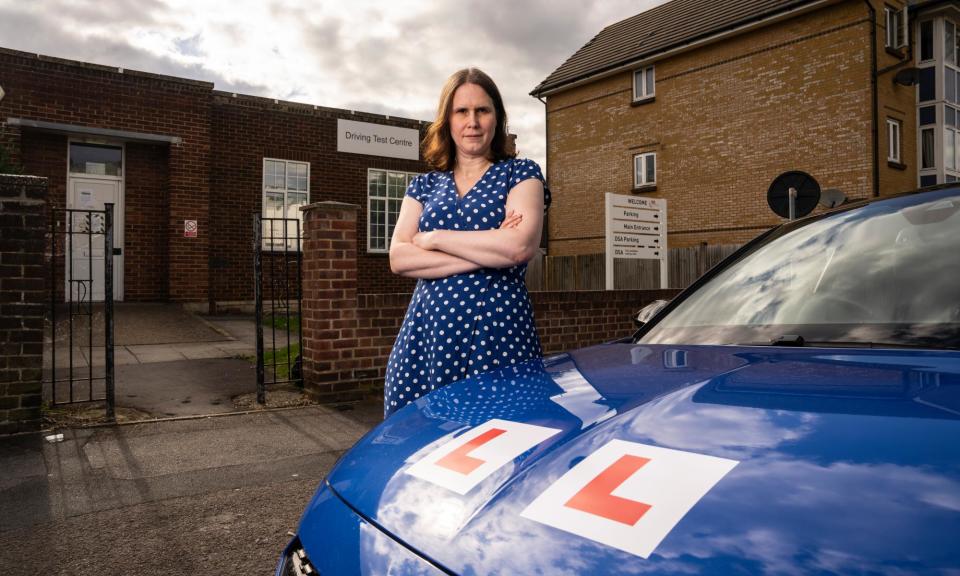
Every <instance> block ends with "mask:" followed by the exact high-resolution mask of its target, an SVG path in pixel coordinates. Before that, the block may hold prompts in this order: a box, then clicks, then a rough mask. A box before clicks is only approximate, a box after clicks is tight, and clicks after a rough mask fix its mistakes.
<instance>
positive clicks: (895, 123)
mask: <svg viewBox="0 0 960 576" xmlns="http://www.w3.org/2000/svg"><path fill="white" fill-rule="evenodd" d="M887 160H888V161H890V162H896V163H898V164H899V163H900V121H899V120H894V119H893V118H887Z"/></svg>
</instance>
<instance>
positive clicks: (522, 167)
mask: <svg viewBox="0 0 960 576" xmlns="http://www.w3.org/2000/svg"><path fill="white" fill-rule="evenodd" d="M530 178H536V179H537V180H539V181H540V183H541V184H543V211H544V212H546V211H547V209H548V208H550V188H549V187H547V181H546V179H544V177H543V172H542V171H541V170H540V166H539V165H538V164H537V163H536V162H534V161H533V160H530V159H529V158H516V159H514V160H513V172H512V173H511V175H510V188H513V187H514V186H516V185H517V184H519V183H521V182H523V181H524V180H529V179H530Z"/></svg>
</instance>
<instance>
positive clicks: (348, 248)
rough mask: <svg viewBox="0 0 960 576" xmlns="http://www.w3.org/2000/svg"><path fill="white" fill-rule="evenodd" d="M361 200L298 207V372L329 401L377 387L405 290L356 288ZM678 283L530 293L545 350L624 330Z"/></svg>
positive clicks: (310, 390)
mask: <svg viewBox="0 0 960 576" xmlns="http://www.w3.org/2000/svg"><path fill="white" fill-rule="evenodd" d="M358 211H359V206H356V205H352V204H343V203H340V202H320V203H316V204H311V205H310V206H307V207H305V208H303V213H304V234H305V236H306V238H305V240H304V245H303V294H304V297H303V316H302V318H303V319H302V326H303V371H304V384H305V387H306V389H307V392H308V393H309V394H311V395H312V396H314V397H315V398H317V399H320V400H323V401H328V402H343V401H350V400H357V399H360V398H362V397H364V396H367V395H370V394H374V393H382V391H383V378H384V373H385V371H386V365H387V358H388V356H389V355H390V350H391V348H392V347H393V342H394V340H395V339H396V337H397V332H398V331H399V329H400V323H401V322H402V321H403V317H404V314H405V313H406V310H407V306H408V305H409V303H410V293H402V294H358V293H357V258H356V254H357V229H356V226H357V213H358ZM677 293H679V290H618V291H613V292H605V291H580V292H531V293H530V299H531V301H532V303H533V308H534V315H535V317H536V324H537V329H538V330H539V332H540V338H541V341H542V343H543V348H544V353H545V354H548V355H549V354H553V353H557V352H561V351H563V350H569V349H572V348H580V347H584V346H591V345H594V344H599V343H601V342H607V341H610V340H615V339H618V338H623V337H626V336H629V335H630V334H632V333H633V331H634V325H633V316H634V315H635V314H636V312H637V311H638V310H639V309H640V308H642V307H643V306H645V305H646V304H649V303H650V302H652V301H654V300H656V299H660V298H662V299H669V298H672V297H674V296H675V295H676V294H677Z"/></svg>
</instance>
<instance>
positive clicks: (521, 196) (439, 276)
mask: <svg viewBox="0 0 960 576" xmlns="http://www.w3.org/2000/svg"><path fill="white" fill-rule="evenodd" d="M506 127H507V114H506V111H505V110H504V106H503V99H502V98H501V97H500V91H499V90H498V89H497V86H496V84H494V82H493V80H491V79H490V77H489V76H487V75H486V74H484V73H483V72H482V71H480V70H477V69H476V68H467V69H464V70H460V71H458V72H456V73H454V74H453V75H452V76H451V77H450V78H449V79H448V80H447V82H446V84H445V85H444V87H443V90H442V91H441V94H440V104H439V106H438V109H437V118H436V120H435V121H434V122H433V124H431V126H430V128H429V129H428V131H427V135H426V137H425V138H424V143H423V150H424V158H425V160H426V161H427V162H428V163H429V164H430V165H431V167H433V168H434V169H435V170H434V171H433V172H429V173H427V174H423V175H421V176H418V177H417V178H415V179H414V180H413V182H411V183H410V186H409V187H408V189H407V191H406V195H405V197H404V199H403V203H402V205H401V207H400V214H399V215H398V217H397V223H396V227H395V228H394V232H393V238H392V240H391V244H390V268H391V269H392V270H393V272H394V273H395V274H400V275H402V276H407V277H411V278H418V282H417V287H416V289H415V290H414V292H413V297H412V299H411V301H410V306H409V307H408V308H407V314H406V317H405V318H404V321H403V324H402V325H401V327H400V333H399V334H398V335H397V340H396V343H395V344H394V346H393V351H392V352H391V353H390V359H389V360H388V362H387V372H386V380H385V385H384V416H389V415H390V414H392V413H393V412H395V411H397V410H399V409H400V408H402V407H403V406H405V405H407V404H409V403H410V402H413V401H415V400H417V399H418V398H420V397H422V396H424V395H426V394H427V393H429V392H430V391H432V390H436V389H437V388H440V387H442V386H445V385H446V384H449V383H451V382H456V381H458V380H463V379H465V378H469V377H470V376H474V375H476V374H480V373H482V372H487V371H490V370H496V369H498V368H501V367H503V366H509V365H512V364H517V363H520V362H523V361H525V360H528V359H532V358H540V357H541V355H542V351H541V348H540V337H539V335H538V334H537V329H536V326H535V325H534V322H533V309H532V307H531V305H530V299H529V297H528V295H527V289H526V285H525V284H524V273H525V272H526V268H527V262H528V261H529V260H530V259H531V258H532V257H533V255H534V254H535V253H536V250H537V248H538V246H539V244H540V231H541V226H542V222H543V213H544V211H545V210H546V208H547V207H548V206H549V204H550V195H549V191H547V190H546V189H545V187H544V180H543V175H542V173H541V171H540V167H539V166H537V164H536V163H534V162H533V161H531V160H525V159H517V158H515V157H514V154H512V153H510V152H509V151H508V149H507V130H506Z"/></svg>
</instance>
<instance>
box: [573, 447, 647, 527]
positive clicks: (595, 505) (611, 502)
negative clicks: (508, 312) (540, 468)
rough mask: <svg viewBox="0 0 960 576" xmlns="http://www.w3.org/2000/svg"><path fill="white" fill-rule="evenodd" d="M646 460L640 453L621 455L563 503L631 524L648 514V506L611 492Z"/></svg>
mask: <svg viewBox="0 0 960 576" xmlns="http://www.w3.org/2000/svg"><path fill="white" fill-rule="evenodd" d="M649 461H650V459H649V458H641V457H640V456H631V455H624V456H621V457H620V459H619V460H617V461H616V462H614V463H613V464H612V465H610V467H609V468H607V469H606V470H604V471H603V472H601V473H600V475H599V476H597V477H596V478H594V479H593V480H591V481H590V482H589V483H588V484H587V485H586V486H584V487H583V488H582V489H581V490H580V491H579V492H577V493H576V494H574V495H573V498H571V499H570V500H569V501H568V502H567V503H566V506H567V507H568V508H574V509H576V510H580V511H581V512H586V513H587V514H593V515H595V516H602V517H604V518H607V519H608V520H614V521H616V522H621V523H623V524H627V525H628V526H633V525H634V524H636V523H637V521H638V520H640V518H641V517H642V516H643V515H644V514H646V513H647V510H649V509H650V505H649V504H644V503H643V502H637V501H636V500H628V499H627V498H620V497H619V496H614V495H613V494H611V492H613V491H614V490H616V489H617V487H618V486H620V485H621V484H623V483H624V482H625V481H626V480H627V478H629V477H630V476H633V473H634V472H636V471H637V470H639V469H641V468H643V466H644V464H646V463H647V462H649Z"/></svg>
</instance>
